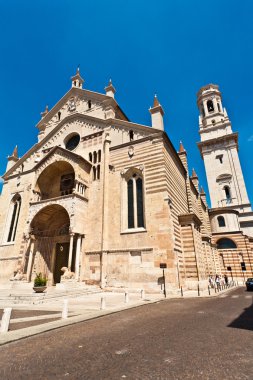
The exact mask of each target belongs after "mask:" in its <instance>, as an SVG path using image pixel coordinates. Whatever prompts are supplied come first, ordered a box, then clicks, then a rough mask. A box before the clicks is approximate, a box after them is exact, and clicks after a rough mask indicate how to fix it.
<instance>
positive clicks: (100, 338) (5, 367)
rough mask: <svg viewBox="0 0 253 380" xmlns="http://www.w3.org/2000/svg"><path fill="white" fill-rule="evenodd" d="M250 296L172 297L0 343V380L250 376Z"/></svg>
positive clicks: (234, 293)
mask: <svg viewBox="0 0 253 380" xmlns="http://www.w3.org/2000/svg"><path fill="white" fill-rule="evenodd" d="M252 362H253V305H252V293H247V292H245V289H244V288H240V289H236V290H234V291H232V292H230V293H226V294H221V295H220V296H219V297H216V298H208V299H207V298H202V299H201V298H198V299H174V300H165V301H163V302H159V303H155V304H148V305H144V306H142V307H138V308H135V309H131V310H125V311H122V312H119V313H116V314H112V315H107V316H104V317H102V318H98V319H95V320H90V321H86V322H82V323H78V324H76V325H71V326H68V327H64V328H61V329H58V330H55V331H51V332H48V333H44V334H40V335H38V336H34V337H31V338H28V339H26V340H21V341H18V342H15V343H11V344H8V345H6V346H2V347H0V379H4V380H9V379H12V380H15V379H34V378H36V380H40V379H43V380H45V379H46V380H50V379H65V378H66V379H71V380H72V379H85V380H86V379H87V380H93V379H94V380H95V379H96V380H100V379H106V380H107V379H110V380H114V379H133V380H146V379H147V380H149V379H155V380H156V379H157V380H158V379H159V380H164V379H212V380H213V379H225V380H227V379H228V380H229V379H252V378H253V366H252Z"/></svg>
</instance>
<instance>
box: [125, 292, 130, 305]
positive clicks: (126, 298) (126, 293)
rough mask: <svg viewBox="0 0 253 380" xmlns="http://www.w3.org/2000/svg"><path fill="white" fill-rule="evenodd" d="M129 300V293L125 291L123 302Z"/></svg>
mask: <svg viewBox="0 0 253 380" xmlns="http://www.w3.org/2000/svg"><path fill="white" fill-rule="evenodd" d="M128 302H129V294H128V292H125V303H128Z"/></svg>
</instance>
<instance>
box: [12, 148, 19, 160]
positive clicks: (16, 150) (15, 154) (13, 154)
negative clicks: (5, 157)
mask: <svg viewBox="0 0 253 380" xmlns="http://www.w3.org/2000/svg"><path fill="white" fill-rule="evenodd" d="M12 157H15V158H18V146H17V145H16V146H15V148H14V150H13V153H12Z"/></svg>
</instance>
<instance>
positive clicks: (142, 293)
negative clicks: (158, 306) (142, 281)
mask: <svg viewBox="0 0 253 380" xmlns="http://www.w3.org/2000/svg"><path fill="white" fill-rule="evenodd" d="M144 298H145V290H144V289H141V299H142V300H143V299H144Z"/></svg>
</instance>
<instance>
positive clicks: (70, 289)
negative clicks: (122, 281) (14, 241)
mask: <svg viewBox="0 0 253 380" xmlns="http://www.w3.org/2000/svg"><path fill="white" fill-rule="evenodd" d="M57 285H58V284H57ZM59 285H64V286H49V287H48V288H47V289H46V291H45V292H44V293H35V292H34V291H33V284H32V283H26V282H13V283H12V286H10V287H6V286H5V287H1V285H0V308H2V307H5V306H7V305H8V306H10V305H22V304H24V305H25V304H26V305H39V304H43V303H47V302H56V301H59V300H61V299H63V298H76V297H81V296H84V295H88V294H95V293H100V292H101V291H102V290H101V288H100V287H99V286H96V285H86V284H82V283H79V282H69V283H67V282H66V283H64V284H59Z"/></svg>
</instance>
